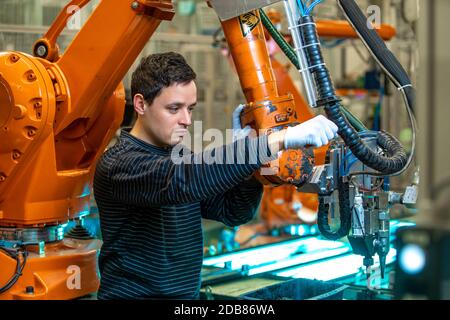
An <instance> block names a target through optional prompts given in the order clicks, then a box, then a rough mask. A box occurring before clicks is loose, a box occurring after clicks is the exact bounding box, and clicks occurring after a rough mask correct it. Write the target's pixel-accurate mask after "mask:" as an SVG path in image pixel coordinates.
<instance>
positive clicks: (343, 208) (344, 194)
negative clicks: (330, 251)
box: [317, 179, 352, 240]
mask: <svg viewBox="0 0 450 320" xmlns="http://www.w3.org/2000/svg"><path fill="white" fill-rule="evenodd" d="M338 191H339V218H340V226H339V229H338V230H337V231H332V230H331V228H330V225H329V223H328V213H329V208H330V205H329V204H327V203H325V199H324V197H322V196H321V197H319V210H318V213H317V226H318V228H319V231H320V233H321V234H322V235H323V236H324V237H325V238H327V239H330V240H338V239H340V238H342V237H345V236H347V235H348V234H349V232H350V228H351V225H352V220H351V208H350V187H349V183H348V182H345V183H344V182H342V180H341V179H340V180H339V182H338Z"/></svg>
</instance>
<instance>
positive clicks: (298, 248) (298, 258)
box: [203, 237, 350, 272]
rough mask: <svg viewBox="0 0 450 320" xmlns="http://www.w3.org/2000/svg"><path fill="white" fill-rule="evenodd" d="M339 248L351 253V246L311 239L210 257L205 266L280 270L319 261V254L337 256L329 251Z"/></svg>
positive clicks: (205, 261)
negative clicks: (263, 267) (296, 264)
mask: <svg viewBox="0 0 450 320" xmlns="http://www.w3.org/2000/svg"><path fill="white" fill-rule="evenodd" d="M338 248H343V249H345V252H347V251H350V248H349V246H348V245H346V244H344V243H343V242H339V241H329V240H321V239H317V238H315V237H309V238H304V239H296V240H293V241H289V242H287V243H277V244H274V245H269V246H265V247H260V248H255V249H250V250H245V251H241V252H236V253H229V254H225V255H221V256H215V257H208V258H205V259H204V262H203V265H205V266H215V267H219V268H224V267H225V263H226V262H229V264H230V268H231V269H232V270H240V269H241V268H242V266H243V265H248V266H250V267H255V270H257V268H258V269H259V267H260V266H261V267H262V266H270V267H268V269H270V270H274V268H280V267H281V266H283V267H286V266H290V265H293V264H295V263H304V262H309V261H312V260H314V259H317V258H314V257H315V255H316V254H317V253H318V252H319V253H320V255H321V256H323V257H327V254H331V255H335V254H336V253H334V254H333V253H331V252H329V251H330V250H333V249H338ZM328 252H329V253H328ZM311 257H312V258H311ZM291 261H292V262H291ZM272 267H274V268H272ZM263 270H264V269H263ZM258 272H261V271H258Z"/></svg>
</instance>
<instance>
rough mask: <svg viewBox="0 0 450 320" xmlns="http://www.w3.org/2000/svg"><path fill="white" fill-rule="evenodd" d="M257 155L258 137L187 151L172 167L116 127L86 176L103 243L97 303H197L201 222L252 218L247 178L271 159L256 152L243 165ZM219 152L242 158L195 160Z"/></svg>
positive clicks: (165, 155)
mask: <svg viewBox="0 0 450 320" xmlns="http://www.w3.org/2000/svg"><path fill="white" fill-rule="evenodd" d="M262 146H264V149H263V148H261V147H262ZM259 150H267V137H266V136H261V137H259V138H245V139H244V140H241V141H238V142H235V143H233V144H229V145H225V146H222V147H219V148H216V149H211V150H209V151H204V152H203V153H200V154H192V153H190V152H189V153H188V158H189V159H190V160H192V161H184V162H183V163H176V162H174V161H172V158H171V153H172V152H171V149H163V148H159V147H156V146H154V145H151V144H148V143H146V142H144V141H142V140H140V139H138V138H136V137H134V136H132V135H131V134H130V133H128V132H127V131H125V130H122V131H121V134H120V137H119V139H118V142H117V143H116V144H115V145H114V146H113V147H111V148H110V149H108V150H107V151H106V152H105V153H104V154H103V156H102V157H101V159H100V161H99V162H98V164H97V167H96V172H95V176H94V196H95V200H96V202H97V206H98V209H99V215H100V227H101V232H102V238H103V246H102V248H101V251H100V256H99V270H100V274H101V281H100V288H99V291H98V299H145V298H173V299H196V298H198V294H199V290H200V271H201V266H202V259H203V233H202V225H201V218H205V219H213V220H217V221H221V222H223V223H224V224H226V225H228V226H237V225H240V224H243V223H246V222H248V221H250V220H251V219H252V218H253V217H254V214H255V212H256V210H257V207H258V205H259V202H260V200H261V196H262V190H263V187H262V185H261V184H260V183H259V182H258V181H256V179H255V178H253V177H252V174H253V172H254V171H255V170H257V169H258V168H260V167H261V165H262V163H265V162H267V161H268V160H273V158H274V155H270V154H269V155H267V154H262V152H261V159H260V158H259V157H256V159H257V161H251V159H253V160H254V159H255V157H253V158H252V157H251V156H252V155H255V154H258V155H259ZM219 152H220V153H223V155H231V156H232V157H231V158H232V159H234V163H236V162H237V160H238V158H239V157H240V159H241V160H242V159H245V161H241V162H238V164H220V163H219V164H206V163H205V162H204V161H203V162H201V163H200V161H198V159H199V158H198V157H202V156H203V158H205V159H206V157H207V156H215V155H217V154H218V153H219ZM269 153H270V152H269ZM196 157H197V158H196ZM196 160H197V161H196ZM189 162H190V163H189ZM239 163H240V164H239Z"/></svg>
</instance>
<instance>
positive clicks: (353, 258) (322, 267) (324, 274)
mask: <svg viewBox="0 0 450 320" xmlns="http://www.w3.org/2000/svg"><path fill="white" fill-rule="evenodd" d="M395 256H396V250H395V249H391V250H390V251H389V253H388V255H387V256H386V264H390V263H392V262H394V261H395ZM374 262H375V263H374V266H373V268H379V265H380V262H379V259H378V256H374ZM361 268H364V265H363V259H362V257H361V256H359V255H354V254H349V255H345V256H343V257H336V258H334V259H331V260H326V261H319V262H316V263H312V264H308V265H306V266H299V267H294V268H290V269H288V270H284V271H280V272H274V273H273V274H274V275H277V276H280V277H289V278H304V279H312V280H313V279H316V280H322V281H329V280H335V279H339V278H342V277H346V276H350V275H354V274H357V273H358V272H359V271H360V270H361Z"/></svg>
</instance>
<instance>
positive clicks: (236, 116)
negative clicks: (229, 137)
mask: <svg viewBox="0 0 450 320" xmlns="http://www.w3.org/2000/svg"><path fill="white" fill-rule="evenodd" d="M244 107H245V104H240V105H238V106H237V108H236V109H234V111H233V142H234V141H236V140H240V139H243V138H245V137H246V136H248V135H249V134H250V132H251V131H252V128H251V127H250V126H249V125H247V126H245V128H242V124H241V112H242V109H244Z"/></svg>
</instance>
